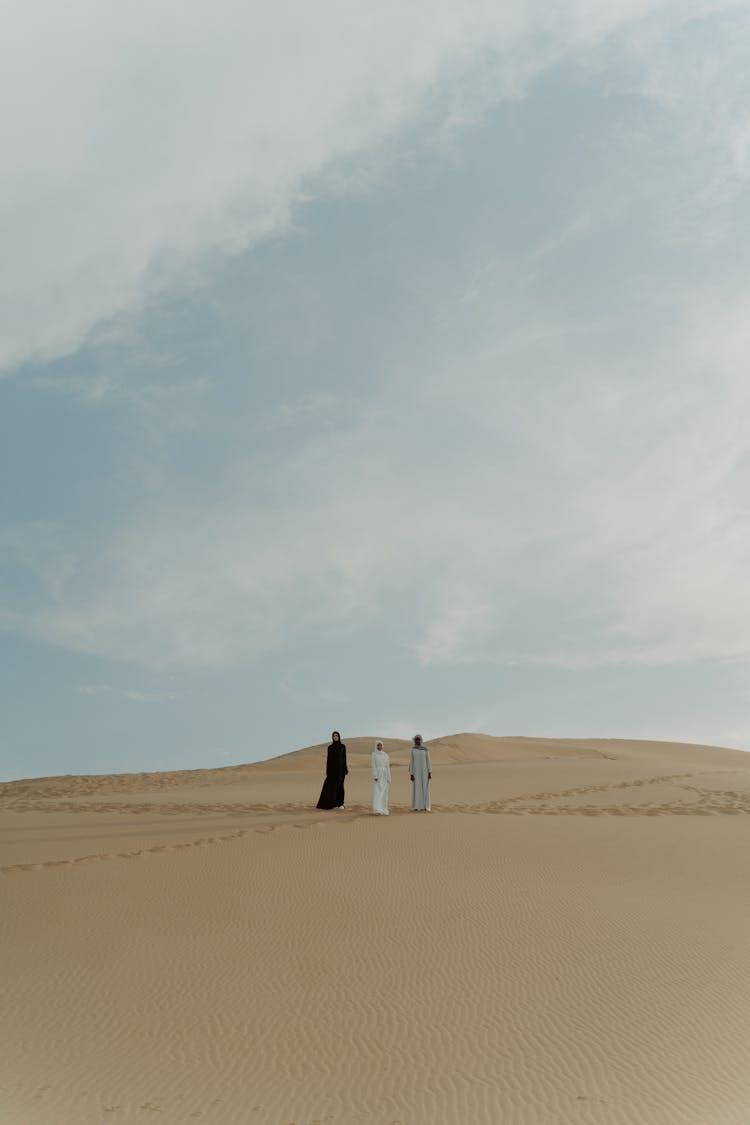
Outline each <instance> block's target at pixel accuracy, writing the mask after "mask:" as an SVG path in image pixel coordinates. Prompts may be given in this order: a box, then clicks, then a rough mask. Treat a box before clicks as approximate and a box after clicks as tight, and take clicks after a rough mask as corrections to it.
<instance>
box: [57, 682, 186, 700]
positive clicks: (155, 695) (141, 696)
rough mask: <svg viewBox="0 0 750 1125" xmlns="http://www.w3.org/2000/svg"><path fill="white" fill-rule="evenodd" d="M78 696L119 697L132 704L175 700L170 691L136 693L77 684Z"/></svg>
mask: <svg viewBox="0 0 750 1125" xmlns="http://www.w3.org/2000/svg"><path fill="white" fill-rule="evenodd" d="M78 694H79V695H120V696H122V697H123V699H130V700H132V701H133V702H134V703H171V702H172V700H173V699H176V698H177V695H176V693H175V692H172V691H137V690H133V689H130V688H115V687H112V686H111V685H110V684H79V686H78Z"/></svg>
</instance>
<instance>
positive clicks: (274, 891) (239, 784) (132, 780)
mask: <svg viewBox="0 0 750 1125" xmlns="http://www.w3.org/2000/svg"><path fill="white" fill-rule="evenodd" d="M351 741H354V742H355V745H354V747H353V749H352V750H351V752H350V766H351V773H350V777H349V778H348V786H347V808H346V809H345V810H344V811H342V812H320V811H319V810H316V809H315V808H314V804H315V800H316V799H317V792H318V790H319V787H320V782H321V778H322V762H323V760H324V747H318V748H312V749H310V748H308V749H307V750H305V751H300V752H296V754H297V756H295V755H294V754H293V755H289V756H287V758H286V760H285V761H284V763H283V764H282V765H281V766H280V768H274V763H273V762H266V763H258V764H254V765H249V766H240V767H228V768H225V769H222V770H207V771H186V772H185V773H175V774H171V775H167V776H165V777H160V775H122V776H120V777H114V778H106V777H102V778H96V779H85V778H84V779H78V778H56V779H39V780H32V781H29V782H23V783H16V782H14V783H9V784H7V785H5V786H2V787H0V828H1V829H2V833H1V834H0V846H2V866H3V872H2V877H1V878H0V895H2V899H3V910H2V913H1V914H0V934H1V935H2V945H3V950H4V951H5V952H6V954H7V955H6V957H5V958H4V959H3V964H4V967H5V972H4V977H3V993H4V997H5V1001H6V1004H5V1007H6V1013H7V1018H6V1020H5V1021H4V1025H5V1029H4V1032H3V1035H2V1050H1V1051H0V1121H2V1122H3V1125H6V1123H7V1125H90V1123H91V1125H93V1123H94V1122H97V1123H98V1122H102V1121H105V1122H109V1121H122V1122H127V1123H130V1122H136V1121H144V1120H159V1121H161V1122H168V1123H172V1122H174V1123H177V1122H190V1121H199V1120H200V1121H205V1122H212V1123H216V1125H245V1123H246V1122H255V1121H257V1122H262V1123H266V1122H268V1123H269V1125H275V1123H279V1125H290V1123H293V1125H302V1123H305V1125H309V1123H313V1122H314V1123H323V1122H326V1123H327V1122H332V1123H334V1125H343V1123H346V1125H349V1123H350V1122H372V1123H374V1125H381V1123H382V1125H422V1123H423V1122H425V1123H426V1122H434V1123H436V1125H453V1123H456V1122H458V1123H462V1122H479V1123H481V1122H488V1123H490V1122H492V1123H494V1122H511V1123H516V1125H567V1123H568V1122H570V1123H571V1125H577V1123H579V1122H581V1123H590V1125H621V1123H622V1125H624V1123H630V1122H633V1123H635V1122H642V1123H644V1125H662V1123H664V1125H672V1123H674V1125H678V1123H679V1125H747V1122H748V1121H750V1072H748V1068H747V1067H746V1066H745V1065H744V1061H745V1055H746V1044H747V1042H748V1041H750V970H749V969H748V965H747V957H746V949H747V947H748V938H750V905H749V903H748V895H747V886H748V876H750V849H748V848H747V821H746V820H745V819H744V818H745V817H746V816H747V813H748V812H749V811H750V803H749V800H750V755H748V756H744V755H742V754H741V753H739V752H733V751H724V750H721V749H715V748H707V747H688V746H686V747H679V746H670V745H668V744H647V743H622V742H616V741H614V740H612V741H610V740H598V741H596V742H592V741H586V742H580V743H574V742H573V741H572V740H564V741H562V742H560V743H557V742H555V740H521V739H497V740H495V739H490V738H489V736H483V737H482V736H451V738H450V739H445V740H435V741H434V742H431V743H430V745H431V747H435V746H436V743H438V744H439V745H437V747H436V749H435V750H434V751H433V762H434V765H435V779H434V787H433V796H434V802H435V803H434V812H433V813H432V814H431V815H429V816H428V815H426V814H414V813H411V812H410V811H409V808H408V795H409V784H408V776H407V775H406V770H405V767H404V761H405V755H406V754H407V753H408V743H405V744H401V745H396V746H395V747H393V750H392V751H390V752H391V753H392V756H393V758H394V759H395V762H394V783H393V785H392V791H391V807H392V815H391V816H390V817H389V818H388V820H385V819H383V818H377V817H372V816H371V815H369V806H368V797H369V778H368V772H367V769H366V766H367V756H368V753H369V749H368V748H369V747H371V746H372V741H373V740H372V739H362V740H361V750H360V748H359V746H358V745H357V743H356V740H351ZM399 759H400V760H399ZM290 762H291V763H292V764H290ZM311 762H312V765H311V764H310V763H311Z"/></svg>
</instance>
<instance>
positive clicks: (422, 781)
mask: <svg viewBox="0 0 750 1125" xmlns="http://www.w3.org/2000/svg"><path fill="white" fill-rule="evenodd" d="M409 773H410V774H412V776H413V777H414V781H413V783H412V798H411V807H412V808H413V809H427V811H428V812H429V810H430V779H429V777H428V774H430V773H432V766H431V765H430V752H429V750H428V749H427V747H426V746H424V745H422V746H412V748H411V754H410V755H409Z"/></svg>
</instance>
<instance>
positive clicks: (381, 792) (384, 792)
mask: <svg viewBox="0 0 750 1125" xmlns="http://www.w3.org/2000/svg"><path fill="white" fill-rule="evenodd" d="M370 760H371V763H372V811H373V812H374V813H375V815H376V816H388V787H389V786H390V784H391V761H390V758H389V757H388V755H387V754H386V752H385V750H384V749H383V743H382V742H380V741H378V742H376V743H375V749H374V750H373V752H372V755H371V759H370Z"/></svg>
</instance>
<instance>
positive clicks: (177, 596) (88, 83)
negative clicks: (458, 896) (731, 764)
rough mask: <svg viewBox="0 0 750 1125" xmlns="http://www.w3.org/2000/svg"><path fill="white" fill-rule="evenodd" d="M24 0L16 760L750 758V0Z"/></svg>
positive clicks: (9, 170)
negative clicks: (588, 744)
mask: <svg viewBox="0 0 750 1125" xmlns="http://www.w3.org/2000/svg"><path fill="white" fill-rule="evenodd" d="M42 9H43V11H46V16H45V19H44V20H42V19H40V9H39V6H36V7H35V8H34V12H33V13H32V12H31V11H30V9H29V8H28V6H22V5H21V4H13V3H11V5H10V9H9V21H8V22H9V26H10V29H11V33H10V34H9V35H8V36H7V37H6V39H5V42H4V44H3V47H2V48H0V51H3V52H4V53H5V55H6V57H5V58H4V59H3V60H1V61H2V66H0V73H1V74H2V78H0V82H1V83H2V84H3V86H4V89H3V91H2V93H3V97H2V99H1V101H2V104H3V105H4V107H5V109H4V114H5V116H4V119H3V122H2V153H3V165H4V168H3V183H4V191H3V197H2V200H1V201H0V228H1V229H0V233H1V234H2V244H3V246H4V247H6V248H7V252H6V253H4V255H3V259H2V262H0V298H1V299H0V365H1V366H2V379H1V380H0V396H1V398H2V412H1V415H0V431H1V433H0V437H1V441H0V469H1V475H0V480H1V482H2V483H1V485H0V516H1V521H2V522H1V525H0V658H1V659H2V665H3V668H4V675H3V677H2V683H1V686H0V692H2V700H1V702H2V710H3V719H4V721H3V736H2V739H3V746H2V764H1V765H0V775H2V777H5V778H11V777H21V776H30V775H39V774H50V773H70V772H84V771H87V772H88V771H111V770H143V769H176V768H181V767H185V768H193V767H200V766H206V767H210V766H215V765H223V764H228V763H230V762H240V761H250V760H255V759H258V758H262V757H268V756H271V755H274V754H278V753H283V752H285V751H287V750H291V749H295V748H297V747H299V746H302V745H306V744H309V743H312V742H317V741H322V740H324V739H325V738H326V737H327V735H328V733H329V732H330V730H331V729H332V728H334V727H336V728H338V729H341V730H342V731H343V732H344V733H345V734H346V733H349V734H350V735H354V734H366V733H370V734H373V735H376V734H380V735H383V736H386V735H388V736H401V737H408V736H409V735H410V734H411V733H413V730H415V729H420V730H422V731H423V732H424V733H425V734H426V735H427V736H432V735H437V734H440V733H449V732H453V731H458V730H483V731H487V732H489V733H496V734H528V735H547V736H565V737H570V736H581V737H583V736H601V737H641V738H665V739H676V740H686V741H695V742H711V743H716V744H722V745H731V746H739V747H742V748H745V747H746V746H749V745H750V721H748V719H747V714H748V704H750V652H749V648H750V646H749V644H748V637H749V636H750V594H749V593H748V590H749V589H750V587H748V582H747V572H748V561H749V556H750V533H749V524H748V506H747V497H748V495H749V494H750V493H749V490H748V485H749V484H750V480H749V477H750V471H749V470H750V457H749V454H750V439H749V438H748V436H747V435H748V425H747V421H748V407H749V406H750V401H749V400H750V378H749V377H748V370H749V368H750V364H749V362H748V361H749V360H750V317H749V316H748V312H747V310H748V293H749V290H750V282H749V281H748V273H747V262H748V250H749V249H750V235H749V231H750V222H749V220H750V197H749V194H748V177H749V176H750V77H749V76H748V68H747V65H746V60H747V58H748V48H750V5H748V4H747V3H743V4H722V3H708V2H706V3H700V2H694V3H693V2H688V3H685V2H684V0H683V2H682V3H680V4H678V3H673V2H668V0H662V2H653V0H652V2H649V0H637V2H636V0H621V2H618V3H612V4H608V5H607V7H606V11H603V10H602V9H601V5H598V4H594V3H587V2H585V0H579V2H577V3H573V2H562V3H560V4H557V5H549V4H541V3H538V4H535V3H523V4H522V3H520V2H518V3H516V2H515V0H512V2H511V3H509V4H507V5H505V6H504V8H503V11H502V12H499V11H495V10H494V6H492V5H486V4H484V3H471V2H470V3H462V4H460V5H459V4H456V3H448V2H445V0H434V2H432V3H430V4H426V3H417V2H415V3H412V4H409V5H399V4H396V3H389V2H385V3H383V4H382V5H380V6H379V7H378V11H377V12H373V11H372V10H371V8H370V6H365V5H352V4H344V3H339V2H332V0H327V2H326V4H324V9H323V10H320V9H318V8H316V9H315V13H314V14H313V13H312V11H311V10H308V6H305V5H301V4H299V3H291V2H286V3H283V2H282V3H279V4H275V5H274V6H273V8H272V9H271V8H270V7H268V8H265V7H263V6H258V5H238V4H235V3H230V2H228V0H219V2H217V3H216V4H215V5H213V6H212V8H211V12H210V13H208V11H207V9H205V7H204V6H202V5H198V4H190V3H188V4H180V5H176V4H169V3H164V2H157V3H151V4H148V5H146V4H145V3H137V2H136V3H134V4H131V5H129V6H128V7H127V9H122V10H121V11H116V12H115V11H114V10H106V9H105V8H104V7H103V6H102V5H100V4H96V5H94V4H93V3H84V2H81V0H78V2H74V3H72V4H71V5H68V6H66V8H65V10H64V11H63V10H62V9H60V8H59V6H57V5H51V4H49V5H42Z"/></svg>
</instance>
